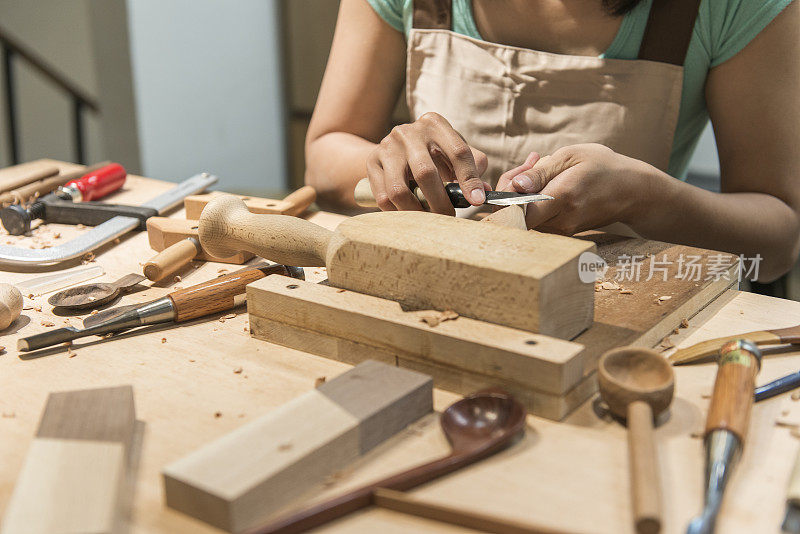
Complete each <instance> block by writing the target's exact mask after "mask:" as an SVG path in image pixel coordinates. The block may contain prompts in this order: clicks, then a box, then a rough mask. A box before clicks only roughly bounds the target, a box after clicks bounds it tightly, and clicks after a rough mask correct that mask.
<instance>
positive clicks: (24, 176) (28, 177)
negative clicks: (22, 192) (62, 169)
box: [0, 167, 58, 193]
mask: <svg viewBox="0 0 800 534" xmlns="http://www.w3.org/2000/svg"><path fill="white" fill-rule="evenodd" d="M56 174H58V167H45V168H43V169H37V170H35V171H33V172H27V173H20V174H19V175H17V176H15V177H13V178H8V179H6V180H3V181H2V183H0V193H4V192H6V191H13V190H14V189H17V188H19V187H22V186H24V185H28V184H30V183H33V182H38V181H39V180H44V179H45V178H50V177H51V176H55V175H56Z"/></svg>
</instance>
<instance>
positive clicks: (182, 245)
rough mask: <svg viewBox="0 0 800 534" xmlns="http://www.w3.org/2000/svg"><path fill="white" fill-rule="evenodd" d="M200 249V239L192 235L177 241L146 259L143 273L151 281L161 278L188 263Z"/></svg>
mask: <svg viewBox="0 0 800 534" xmlns="http://www.w3.org/2000/svg"><path fill="white" fill-rule="evenodd" d="M202 250H203V249H202V248H201V247H200V241H198V240H197V239H195V238H193V237H188V238H186V239H184V240H182V241H178V242H177V243H175V244H174V245H170V246H168V247H167V248H165V249H164V250H162V251H161V252H159V253H158V254H156V255H155V256H153V257H152V258H150V259H149V260H147V263H145V264H144V270H143V272H144V275H145V276H146V277H147V279H148V280H152V281H153V282H158V281H159V280H163V279H164V278H166V277H167V276H169V275H170V274H172V273H174V272H176V271H177V270H178V269H180V268H181V267H184V266H185V265H188V264H189V262H190V261H192V260H193V259H194V258H195V257H196V256H197V255H198V254H200V252H202Z"/></svg>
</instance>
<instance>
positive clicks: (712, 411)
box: [686, 339, 761, 534]
mask: <svg viewBox="0 0 800 534" xmlns="http://www.w3.org/2000/svg"><path fill="white" fill-rule="evenodd" d="M760 369H761V351H760V350H759V348H758V347H757V346H756V345H755V344H754V343H752V342H750V341H749V340H746V339H737V340H735V341H731V342H729V343H726V344H725V345H723V347H722V348H721V349H720V351H719V369H718V370H717V378H716V379H715V381H714V391H713V393H712V394H711V404H710V405H709V408H708V415H707V417H706V430H705V448H706V487H705V507H704V509H703V513H702V514H701V515H699V516H697V517H696V518H694V519H693V520H692V522H691V523H690V524H689V528H688V529H687V531H686V532H687V534H711V533H713V532H714V529H715V526H716V521H717V515H718V514H719V510H720V507H721V506H722V496H723V494H724V492H725V487H726V486H727V484H728V480H730V476H731V472H732V471H733V468H734V467H735V466H736V462H737V461H738V460H739V456H740V455H741V452H742V448H743V446H744V442H745V438H746V436H747V427H748V426H749V423H750V411H751V409H752V407H753V388H754V384H755V379H756V374H758V371H759V370H760Z"/></svg>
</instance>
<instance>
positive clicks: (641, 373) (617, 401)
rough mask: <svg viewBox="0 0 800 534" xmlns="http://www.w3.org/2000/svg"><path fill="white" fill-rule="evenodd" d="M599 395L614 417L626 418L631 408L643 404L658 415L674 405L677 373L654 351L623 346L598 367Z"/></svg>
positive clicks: (605, 355) (603, 358)
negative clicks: (636, 403) (633, 405)
mask: <svg viewBox="0 0 800 534" xmlns="http://www.w3.org/2000/svg"><path fill="white" fill-rule="evenodd" d="M597 379H598V385H599V387H600V395H602V397H603V400H604V401H606V404H608V408H609V409H610V410H611V413H613V414H614V415H615V416H617V417H620V418H623V419H624V418H626V417H627V413H628V405H630V404H631V403H632V402H633V401H644V402H646V403H647V404H649V405H650V408H651V409H652V410H653V414H654V415H656V416H658V414H660V413H661V412H663V411H664V410H666V409H667V408H668V407H669V405H670V404H671V403H672V395H673V392H674V390H675V374H674V373H673V371H672V366H671V365H670V364H669V362H668V361H667V360H666V359H664V358H663V357H662V356H661V355H660V354H658V353H657V352H655V351H652V350H649V349H644V348H638V347H622V348H619V349H615V350H612V351H610V352H607V353H606V354H604V355H603V357H602V358H601V359H600V362H599V363H598V366H597Z"/></svg>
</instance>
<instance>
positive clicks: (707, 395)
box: [700, 393, 711, 399]
mask: <svg viewBox="0 0 800 534" xmlns="http://www.w3.org/2000/svg"><path fill="white" fill-rule="evenodd" d="M700 398H701V399H710V398H711V394H710V393H703V394H702V395H700Z"/></svg>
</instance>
